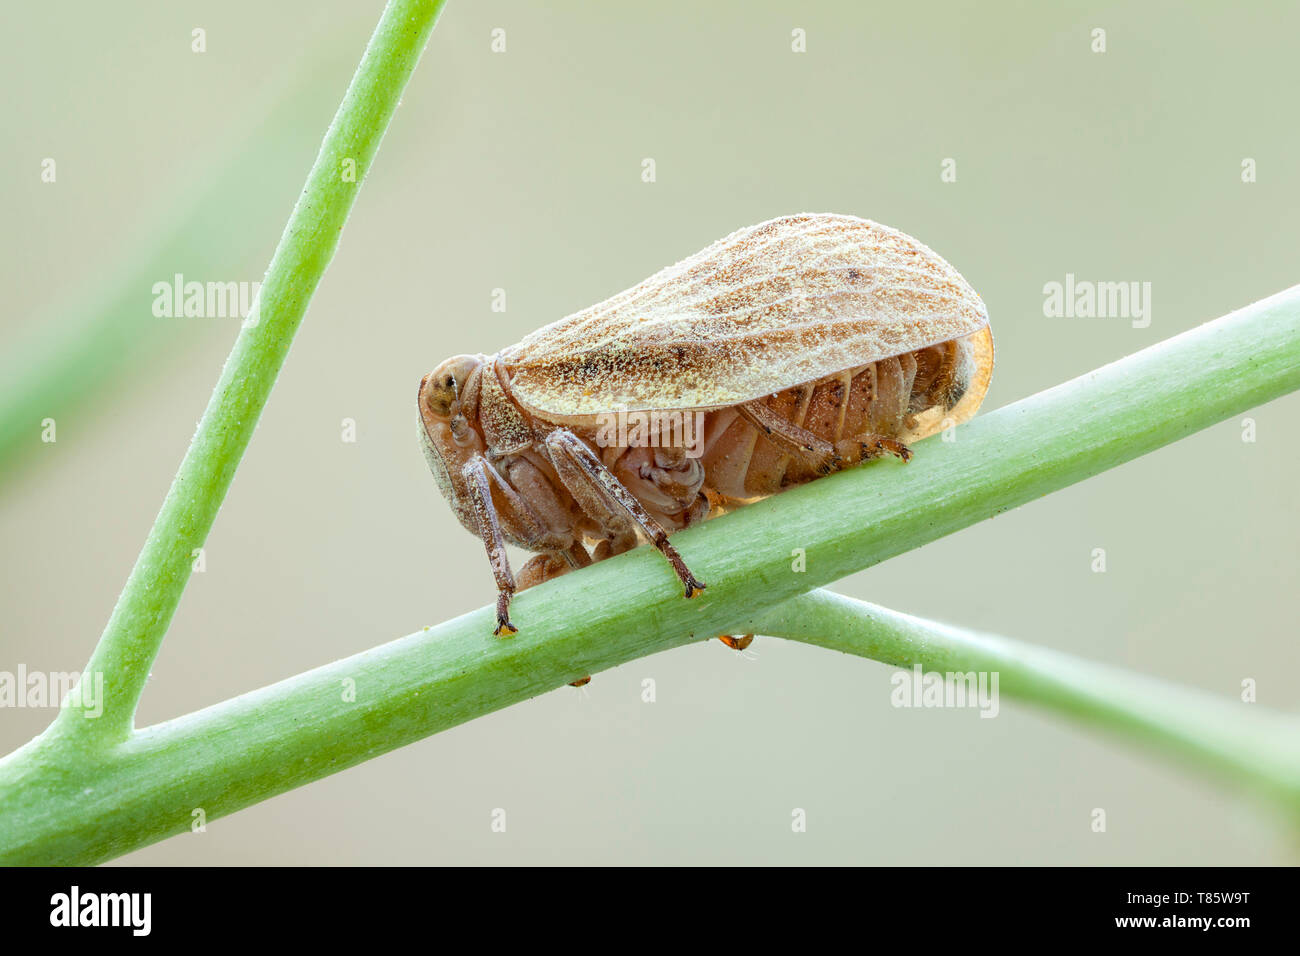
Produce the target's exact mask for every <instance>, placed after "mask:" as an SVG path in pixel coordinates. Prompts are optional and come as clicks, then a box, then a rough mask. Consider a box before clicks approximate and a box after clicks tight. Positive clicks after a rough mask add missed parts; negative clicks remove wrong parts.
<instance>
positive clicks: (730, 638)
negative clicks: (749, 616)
mask: <svg viewBox="0 0 1300 956" xmlns="http://www.w3.org/2000/svg"><path fill="white" fill-rule="evenodd" d="M718 640H720V641H721V642H722V643H723V644H726V645H727V646H728V647H729V648H731V649H732V650H733V651H743V650H744V649H745V648H747V647H749V645H750V644H753V643H754V635H753V634H719V635H718Z"/></svg>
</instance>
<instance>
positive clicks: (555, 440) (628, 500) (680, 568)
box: [546, 428, 704, 598]
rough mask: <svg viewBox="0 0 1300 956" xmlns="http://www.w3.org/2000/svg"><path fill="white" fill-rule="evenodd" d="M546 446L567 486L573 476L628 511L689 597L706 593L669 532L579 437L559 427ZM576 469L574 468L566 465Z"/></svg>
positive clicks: (548, 437) (549, 437) (550, 436)
mask: <svg viewBox="0 0 1300 956" xmlns="http://www.w3.org/2000/svg"><path fill="white" fill-rule="evenodd" d="M546 447H547V449H548V450H549V451H550V452H551V457H552V459H553V460H554V461H555V464H556V472H557V473H558V474H559V476H560V478H561V480H563V481H564V483H565V484H566V485H567V484H569V480H570V478H571V477H574V478H577V477H578V476H581V477H580V479H579V480H582V481H585V482H587V483H588V484H589V485H590V486H591V487H592V488H594V489H596V490H597V491H598V492H599V493H601V494H602V495H603V496H604V497H606V498H607V499H608V500H610V501H612V502H613V503H614V504H615V505H617V506H618V507H619V508H622V509H623V510H624V511H626V512H627V514H628V516H629V517H631V519H632V520H633V521H634V522H636V524H637V525H638V526H639V527H640V528H641V530H642V531H644V532H645V534H646V537H648V538H649V539H650V540H651V541H652V542H654V546H655V547H656V548H658V549H659V551H660V553H661V554H663V556H664V557H665V558H667V559H668V562H669V563H670V564H671V565H672V566H673V571H675V572H676V573H677V577H678V578H679V579H680V580H681V582H682V584H683V585H684V586H685V588H686V596H687V597H688V598H690V597H695V595H696V594H698V593H700V592H701V591H703V590H704V583H703V582H702V581H700V580H698V579H697V578H696V577H695V575H693V574H692V573H691V569H690V568H688V567H687V566H686V562H685V561H683V560H682V556H681V555H680V554H678V553H677V549H676V548H674V547H673V546H672V545H671V544H669V543H668V532H667V531H665V530H664V529H663V526H662V525H661V524H659V522H658V521H656V520H655V519H654V518H652V517H651V516H650V514H649V512H647V511H646V510H645V508H644V507H643V506H642V504H641V502H639V501H637V500H636V497H635V496H634V495H633V494H632V493H631V492H630V491H628V490H627V488H626V487H624V485H623V483H622V482H621V481H619V480H618V478H617V477H616V476H615V475H614V473H613V472H611V471H610V470H609V469H608V468H607V467H605V465H604V464H603V463H602V462H601V460H600V459H599V458H597V457H596V456H595V454H593V453H592V451H591V449H590V448H588V447H587V446H586V444H584V443H583V441H582V439H580V438H579V437H578V436H577V435H575V434H573V432H571V431H569V430H568V429H565V428H557V429H555V430H554V431H552V432H551V433H550V434H549V435H547V436H546ZM566 464H567V465H572V466H575V467H574V468H573V469H570V468H566V467H565V465H566Z"/></svg>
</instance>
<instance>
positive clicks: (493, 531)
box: [462, 455, 519, 637]
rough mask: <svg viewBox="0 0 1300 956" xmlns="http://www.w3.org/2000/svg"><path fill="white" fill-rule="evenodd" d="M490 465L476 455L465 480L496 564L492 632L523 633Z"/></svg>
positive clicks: (490, 560) (481, 532)
mask: <svg viewBox="0 0 1300 956" xmlns="http://www.w3.org/2000/svg"><path fill="white" fill-rule="evenodd" d="M490 467H491V466H489V465H488V463H487V461H486V460H485V459H484V458H483V457H482V456H480V455H476V456H475V457H474V458H472V459H470V461H469V463H468V464H466V465H465V468H464V470H463V472H462V474H463V475H464V476H465V484H466V485H468V486H469V496H470V501H471V502H472V503H473V506H474V517H475V518H476V519H477V521H478V528H479V534H480V535H481V536H482V538H483V546H484V547H485V548H487V555H488V561H489V562H491V564H492V577H494V578H495V579H496V582H497V626H496V629H495V630H494V631H493V632H492V633H493V634H495V635H497V636H498V637H500V636H501V635H503V634H504V635H505V636H507V637H509V636H510V635H511V634H518V633H519V629H518V628H517V627H515V626H514V625H513V624H511V623H510V599H511V598H512V597H513V596H514V593H515V576H514V575H513V574H512V573H511V572H510V558H509V557H508V556H507V555H506V541H505V536H504V535H502V534H501V519H500V518H499V517H498V516H497V509H496V505H495V504H494V503H493V501H492V482H491V480H490V479H489V478H488V469H489V468H490Z"/></svg>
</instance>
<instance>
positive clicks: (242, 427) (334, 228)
mask: <svg viewBox="0 0 1300 956" xmlns="http://www.w3.org/2000/svg"><path fill="white" fill-rule="evenodd" d="M441 7H442V2H441V0H391V2H390V3H389V4H388V7H387V8H386V9H385V11H384V14H383V16H382V18H381V19H380V21H379V25H378V27H377V28H376V29H375V33H374V36H372V37H371V40H370V44H369V46H368V47H367V48H366V52H365V55H364V56H363V57H362V60H361V64H360V66H359V67H358V68H357V72H356V75H355V76H354V77H353V79H352V83H351V85H350V86H349V87H348V90H347V93H346V94H345V95H344V97H343V102H342V104H341V105H340V106H339V109H338V112H337V114H336V115H335V117H334V120H333V122H332V123H331V124H330V127H329V130H328V132H326V134H325V139H324V141H323V142H322V144H321V149H320V153H319V155H318V156H317V158H316V162H315V165H313V166H312V169H311V172H310V174H309V175H308V177H307V183H306V185H305V186H304V188H303V191H302V195H301V196H300V197H299V199H298V202H297V205H295V206H294V209H293V213H292V214H291V215H290V217H289V222H288V225H287V226H286V227H285V230H284V235H283V236H282V237H281V239H280V243H279V246H278V247H277V248H276V250H275V254H274V256H273V257H272V259H271V265H270V268H269V269H268V270H267V273H266V278H265V281H264V282H263V284H262V288H261V292H260V294H259V298H258V304H257V307H256V312H257V317H258V318H257V322H256V324H255V325H250V326H249V327H247V328H245V329H244V330H243V331H242V332H241V333H240V335H239V338H238V339H237V341H236V342H235V347H234V350H233V351H232V352H231V354H230V357H229V359H228V360H227V361H226V365H225V368H224V369H223V370H222V373H221V379H220V381H219V382H218V383H217V387H216V389H215V391H214V392H213V394H212V399H211V401H210V402H209V403H208V407H207V410H206V411H205V412H204V414H203V418H202V420H201V421H200V422H199V427H198V431H197V432H196V433H195V435H194V439H193V441H192V442H191V443H190V447H189V450H188V451H187V452H186V454H185V458H184V460H183V461H182V462H181V466H180V469H179V471H178V472H177V474H176V478H175V481H174V482H173V484H172V487H171V489H170V491H169V492H168V493H167V498H166V500H165V501H164V502H163V505H162V510H161V511H160V512H159V514H158V517H157V519H156V520H155V522H154V526H153V530H152V531H151V532H150V533H149V537H148V539H147V540H146V541H145V544H144V548H143V550H142V551H141V552H140V556H139V558H138V559H137V561H136V564H135V567H134V568H133V569H132V571H131V575H130V577H129V578H128V580H127V583H126V587H125V588H124V589H123V591H122V594H121V597H120V598H119V599H118V602H117V606H116V607H115V608H114V609H113V614H112V616H111V617H110V619H109V622H108V625H107V627H106V628H105V630H104V633H103V635H102V636H101V638H100V640H99V645H98V646H97V647H96V648H95V652H94V654H93V655H92V657H91V659H90V663H89V665H88V666H87V670H88V671H90V672H91V673H102V674H103V675H104V689H105V694H104V696H105V702H104V713H103V715H102V717H100V718H99V719H98V720H94V721H85V720H81V719H79V718H78V716H77V715H76V714H75V713H72V712H71V711H63V712H62V713H61V714H60V718H59V719H58V720H57V721H56V723H55V726H54V728H52V730H53V732H54V733H55V734H70V735H74V736H77V737H80V738H82V739H84V740H85V741H87V742H89V743H94V744H111V743H114V742H118V741H122V740H125V739H126V738H127V737H128V736H129V734H130V733H131V728H132V724H133V721H134V716H135V710H136V706H137V704H138V703H139V700H140V694H141V693H142V692H143V690H144V685H145V681H146V680H147V679H148V676H149V669H150V667H151V666H152V665H153V661H154V658H155V657H156V656H157V654H158V649H159V647H160V646H161V645H162V640H163V637H164V636H165V635H166V633H167V627H168V625H169V624H170V623H171V619H172V616H173V614H174V613H175V611H176V607H177V605H178V604H179V603H180V598H181V593H182V592H183V591H184V589H185V585H186V583H187V582H188V581H189V576H190V571H191V565H192V562H193V560H194V557H193V555H194V551H195V549H197V548H201V547H202V546H203V543H204V541H205V540H206V539H207V535H208V532H209V531H210V530H211V528H212V523H213V521H214V520H215V519H216V516H217V511H218V510H219V509H220V507H221V502H222V501H223V500H224V499H225V496H226V492H227V490H228V489H229V488H230V483H231V481H232V480H233V478H234V476H235V468H236V467H237V466H238V465H239V461H240V459H241V458H242V457H243V454H244V450H245V448H247V447H248V442H249V439H250V438H251V437H252V434H253V429H254V427H255V426H256V425H257V420H258V418H259V417H260V416H261V413H262V409H263V408H264V407H265V405H266V401H267V398H268V396H269V395H270V393H271V388H272V386H273V385H274V384H275V378H276V375H277V374H278V373H279V371H280V367H281V365H283V364H284V360H285V356H286V355H288V352H289V345H290V343H291V342H292V341H293V336H294V333H295V332H296V331H297V329H298V325H299V323H300V322H301V321H302V317H303V315H304V314H305V313H306V311H307V305H308V303H309V302H310V301H311V297H312V293H314V292H315V290H316V286H317V284H318V283H319V281H320V278H321V276H322V275H323V274H324V272H325V269H326V267H327V266H328V265H329V263H330V260H331V259H332V258H333V256H334V250H335V249H336V248H337V247H338V243H339V236H340V233H341V232H342V229H343V225H344V223H345V222H346V220H347V217H348V213H349V212H350V211H351V209H352V204H353V202H354V200H355V199H356V194H357V190H358V189H359V188H360V184H361V182H362V181H363V180H364V177H365V174H366V172H367V171H368V170H369V168H370V163H371V160H372V159H373V158H374V155H375V151H376V150H377V149H378V147H379V141H380V139H381V138H382V137H383V134H384V131H385V130H386V129H387V128H388V122H389V120H390V119H391V118H392V115H393V112H394V111H395V110H396V109H397V104H398V101H399V100H400V99H401V95H402V91H403V89H405V87H406V82H407V80H408V79H409V78H410V75H411V72H412V71H413V70H414V69H415V64H416V61H417V60H418V59H419V56H420V53H421V51H422V50H423V49H424V46H425V42H426V41H427V40H428V37H429V33H430V31H431V30H432V29H433V25H434V21H435V20H436V18H437V15H438V12H439V10H440V9H441ZM70 713H72V717H71V719H69V714H70Z"/></svg>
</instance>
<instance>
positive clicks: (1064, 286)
mask: <svg viewBox="0 0 1300 956" xmlns="http://www.w3.org/2000/svg"><path fill="white" fill-rule="evenodd" d="M1043 315H1045V316H1047V317H1048V318H1049V319H1130V320H1131V321H1132V325H1133V328H1135V329H1145V328H1146V327H1147V326H1148V325H1150V324H1151V283H1150V282H1093V281H1092V280H1090V279H1076V278H1075V277H1074V273H1073V272H1067V273H1066V274H1065V281H1064V282H1048V283H1047V284H1046V285H1044V286H1043Z"/></svg>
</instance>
